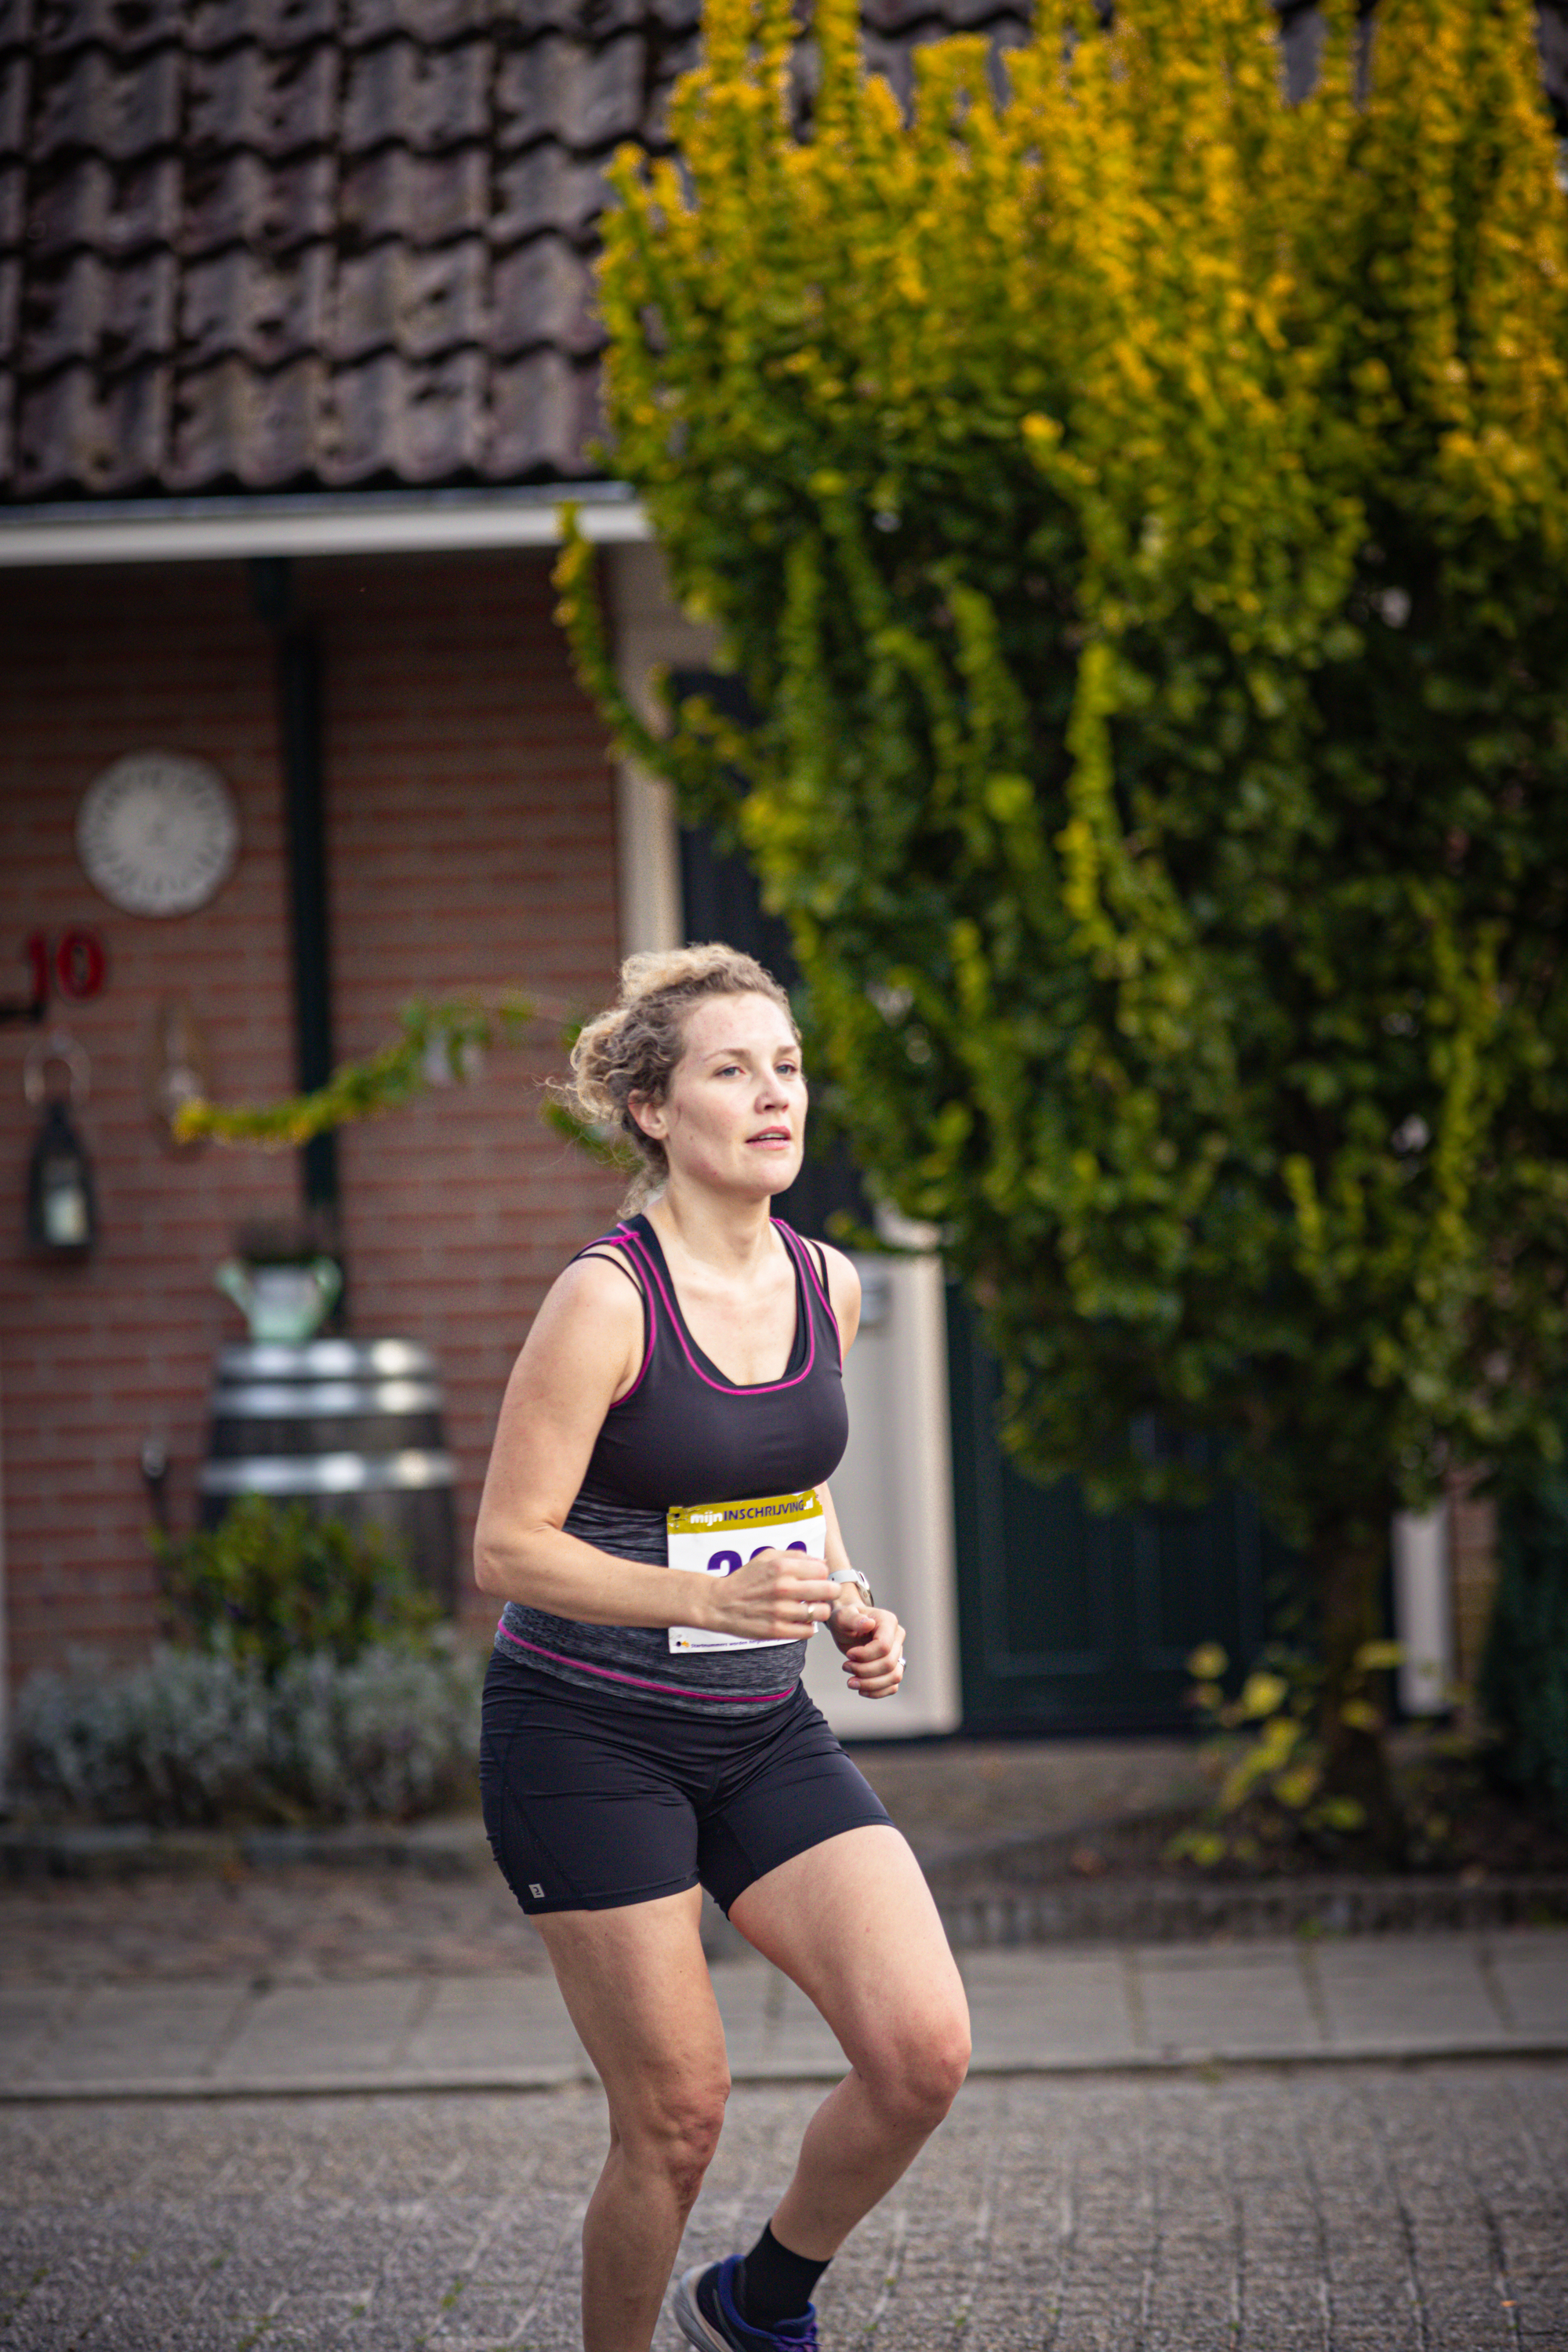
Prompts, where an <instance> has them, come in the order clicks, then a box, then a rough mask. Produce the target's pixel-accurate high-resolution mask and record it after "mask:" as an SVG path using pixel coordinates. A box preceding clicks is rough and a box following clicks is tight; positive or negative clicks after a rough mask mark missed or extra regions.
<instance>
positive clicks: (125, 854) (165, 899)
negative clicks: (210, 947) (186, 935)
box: [76, 751, 239, 915]
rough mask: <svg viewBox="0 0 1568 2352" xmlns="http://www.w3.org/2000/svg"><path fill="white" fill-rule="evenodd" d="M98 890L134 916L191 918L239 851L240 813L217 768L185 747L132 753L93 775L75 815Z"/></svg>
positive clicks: (81, 850) (81, 851)
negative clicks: (185, 749) (193, 756)
mask: <svg viewBox="0 0 1568 2352" xmlns="http://www.w3.org/2000/svg"><path fill="white" fill-rule="evenodd" d="M76 846H77V855H78V856H79V858H80V859H81V863H82V868H83V871H84V872H85V873H86V875H87V878H88V880H89V882H90V883H91V884H92V887H93V888H94V889H95V890H98V891H100V892H101V894H102V896H103V897H104V898H107V899H108V900H109V903H110V906H111V907H119V908H121V909H122V910H123V912H124V913H126V914H128V915H191V914H194V913H195V910H196V908H198V907H205V905H206V903H207V901H208V899H209V898H216V896H217V894H218V892H219V891H220V890H221V889H222V887H223V886H224V884H225V883H226V881H227V879H228V877H229V876H230V874H231V873H232V872H233V871H234V861H235V859H236V857H237V855H238V853H239V813H238V811H237V808H236V807H235V804H234V794H233V793H231V792H230V791H229V788H228V786H227V785H226V783H225V782H224V780H223V778H222V777H221V776H220V775H219V773H218V772H217V770H216V768H215V767H213V766H212V765H211V763H210V762H209V761H205V760H197V759H193V758H192V757H191V756H190V754H189V753H188V752H184V751H129V752H127V753H126V755H125V757H124V759H122V760H116V761H115V762H114V765H113V766H112V767H111V768H105V770H104V771H103V773H102V774H101V775H100V776H95V777H94V778H93V781H92V782H91V783H90V784H89V786H88V788H87V790H86V792H85V793H83V795H82V802H81V806H80V808H79V810H78V811H77V818H76Z"/></svg>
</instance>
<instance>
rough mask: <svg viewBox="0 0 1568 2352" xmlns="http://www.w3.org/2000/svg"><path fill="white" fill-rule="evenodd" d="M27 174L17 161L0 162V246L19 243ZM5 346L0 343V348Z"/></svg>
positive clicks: (24, 217)
mask: <svg viewBox="0 0 1568 2352" xmlns="http://www.w3.org/2000/svg"><path fill="white" fill-rule="evenodd" d="M26 194H27V175H26V172H25V170H24V169H23V167H22V165H21V164H20V163H0V248H3V247H10V246H13V245H20V244H21V242H22V238H23V236H24V235H25V233H26V226H27V207H26ZM4 348H5V346H4V345H0V350H4Z"/></svg>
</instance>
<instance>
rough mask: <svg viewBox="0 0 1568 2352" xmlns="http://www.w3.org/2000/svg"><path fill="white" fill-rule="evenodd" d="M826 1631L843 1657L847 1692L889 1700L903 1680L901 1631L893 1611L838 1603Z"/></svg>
mask: <svg viewBox="0 0 1568 2352" xmlns="http://www.w3.org/2000/svg"><path fill="white" fill-rule="evenodd" d="M827 1630H828V1632H829V1633H831V1634H832V1636H833V1638H834V1640H835V1641H836V1642H837V1644H838V1646H839V1648H840V1649H841V1650H842V1651H843V1653H844V1671H845V1673H846V1674H847V1675H848V1677H849V1687H850V1689H851V1690H852V1691H858V1692H859V1694H860V1696H861V1697H862V1698H891V1697H892V1696H893V1694H894V1692H895V1691H896V1690H897V1689H898V1687H899V1685H900V1683H901V1682H902V1680H903V1678H904V1629H903V1627H902V1626H901V1625H900V1622H899V1621H898V1619H897V1617H895V1616H894V1614H893V1612H892V1611H891V1610H890V1609H868V1608H867V1606H866V1604H865V1602H864V1601H841V1602H840V1603H839V1605H838V1607H837V1609H836V1610H835V1611H834V1612H833V1614H832V1616H831V1617H830V1618H829V1619H828V1621H827Z"/></svg>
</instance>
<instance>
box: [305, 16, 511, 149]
mask: <svg viewBox="0 0 1568 2352" xmlns="http://www.w3.org/2000/svg"><path fill="white" fill-rule="evenodd" d="M491 61H492V50H491V47H490V44H489V41H465V42H463V43H462V44H461V45H460V46H459V47H457V48H455V49H435V50H431V49H421V48H417V47H416V46H415V44H414V43H413V42H412V41H402V40H399V41H389V42H387V43H386V44H385V46H384V47H382V48H379V49H367V50H366V51H365V52H364V53H363V55H362V56H359V57H354V58H350V60H349V62H348V67H347V76H346V84H345V88H344V92H343V113H342V144H343V147H344V149H345V150H346V152H348V153H350V154H353V153H356V152H360V151H363V149H365V148H369V147H377V146H380V145H381V144H382V143H383V142H385V141H387V140H390V139H396V140H401V141H403V142H405V143H406V144H407V145H408V146H410V147H420V148H426V149H429V148H437V147H452V146H455V145H456V144H457V143H458V141H459V140H461V139H483V138H486V137H488V135H489V85H490V71H491Z"/></svg>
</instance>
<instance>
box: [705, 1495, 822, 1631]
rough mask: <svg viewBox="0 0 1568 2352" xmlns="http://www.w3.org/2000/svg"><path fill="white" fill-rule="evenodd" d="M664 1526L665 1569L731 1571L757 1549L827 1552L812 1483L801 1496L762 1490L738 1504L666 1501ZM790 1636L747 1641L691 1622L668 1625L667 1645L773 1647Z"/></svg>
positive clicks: (819, 1505) (819, 1554) (816, 1556)
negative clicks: (671, 1502) (750, 1498)
mask: <svg viewBox="0 0 1568 2352" xmlns="http://www.w3.org/2000/svg"><path fill="white" fill-rule="evenodd" d="M667 1526H668V1536H667V1541H668V1558H669V1564H670V1566H671V1568H686V1569H698V1570H700V1571H701V1572H702V1574H703V1575H704V1576H733V1575H734V1573H735V1570H737V1569H738V1568H743V1567H744V1566H745V1564H746V1562H747V1560H749V1559H755V1557H756V1555H757V1553H758V1552H760V1551H803V1552H805V1553H807V1554H808V1555H809V1557H810V1558H811V1559H826V1556H827V1514H826V1511H825V1510H824V1509H823V1507H822V1502H821V1498H820V1496H818V1494H817V1491H816V1487H815V1486H808V1487H807V1488H806V1490H805V1494H804V1495H762V1496H755V1497H753V1498H752V1500H751V1501H749V1502H742V1503H689V1504H683V1503H676V1504H672V1505H671V1507H670V1509H669V1511H668V1514H667ZM790 1638H791V1637H790V1636H789V1635H787V1634H786V1635H784V1636H783V1637H782V1638H781V1639H779V1640H775V1641H769V1642H750V1641H748V1640H747V1639H746V1638H745V1636H744V1635H743V1634H741V1633H704V1632H703V1631H702V1629H701V1628H700V1626H697V1625H672V1626H671V1627H670V1629H669V1646H670V1648H671V1649H672V1650H777V1649H782V1648H783V1647H784V1643H785V1642H786V1641H788V1640H789V1639H790Z"/></svg>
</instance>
